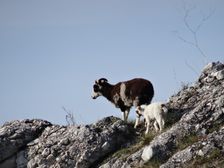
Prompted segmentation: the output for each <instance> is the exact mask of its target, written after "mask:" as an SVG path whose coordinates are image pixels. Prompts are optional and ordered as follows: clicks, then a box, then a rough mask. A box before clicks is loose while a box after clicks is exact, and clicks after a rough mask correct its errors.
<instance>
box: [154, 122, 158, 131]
mask: <svg viewBox="0 0 224 168" xmlns="http://www.w3.org/2000/svg"><path fill="white" fill-rule="evenodd" d="M153 125H154V128H155V129H156V132H158V131H159V128H158V123H157V121H155V122H154V124H153Z"/></svg>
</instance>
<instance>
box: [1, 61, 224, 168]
mask: <svg viewBox="0 0 224 168" xmlns="http://www.w3.org/2000/svg"><path fill="white" fill-rule="evenodd" d="M167 107H168V109H169V112H168V118H167V119H166V128H165V130H164V131H163V132H162V133H158V134H155V133H153V134H152V135H153V136H152V137H151V138H149V136H148V137H147V136H146V137H145V136H144V135H143V132H144V130H141V128H140V129H137V130H134V129H133V125H131V124H126V123H124V122H123V121H122V120H120V119H118V118H115V117H106V118H104V119H102V120H100V121H98V122H97V123H94V124H90V125H83V126H59V125H52V124H51V123H49V122H47V121H43V120H23V121H13V122H10V123H6V124H5V125H3V126H2V127H0V167H20V168H23V167H43V168H44V167H46V168H48V167H66V168H67V167H76V168H85V167H101V168H129V167H142V166H149V167H150V166H151V167H159V166H160V167H161V168H176V167H224V159H223V156H224V64H222V63H220V62H217V63H210V64H208V65H207V66H206V67H205V68H204V69H203V71H202V73H201V75H200V77H199V79H198V80H197V81H196V82H195V83H194V84H193V85H192V86H184V87H183V88H182V89H181V90H180V91H179V92H178V93H177V94H176V95H174V96H172V97H170V99H169V101H168V102H167ZM143 128H144V127H143Z"/></svg>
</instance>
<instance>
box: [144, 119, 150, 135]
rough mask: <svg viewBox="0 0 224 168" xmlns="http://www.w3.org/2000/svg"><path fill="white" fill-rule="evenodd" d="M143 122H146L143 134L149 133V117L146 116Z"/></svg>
mask: <svg viewBox="0 0 224 168" xmlns="http://www.w3.org/2000/svg"><path fill="white" fill-rule="evenodd" d="M145 122H146V124H145V126H146V131H145V135H146V134H148V133H149V127H150V120H149V118H146V119H145Z"/></svg>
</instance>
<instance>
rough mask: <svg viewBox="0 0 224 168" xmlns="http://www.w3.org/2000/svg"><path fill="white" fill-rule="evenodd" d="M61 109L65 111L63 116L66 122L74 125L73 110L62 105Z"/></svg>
mask: <svg viewBox="0 0 224 168" xmlns="http://www.w3.org/2000/svg"><path fill="white" fill-rule="evenodd" d="M62 109H63V110H64V111H65V112H66V113H67V114H66V116H65V119H66V122H67V124H68V125H76V122H75V118H74V115H73V112H72V111H71V110H67V109H66V108H65V107H64V106H63V107H62Z"/></svg>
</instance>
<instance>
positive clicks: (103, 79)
mask: <svg viewBox="0 0 224 168" xmlns="http://www.w3.org/2000/svg"><path fill="white" fill-rule="evenodd" d="M99 82H100V83H104V82H105V83H107V82H108V80H107V79H106V78H101V79H99Z"/></svg>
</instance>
